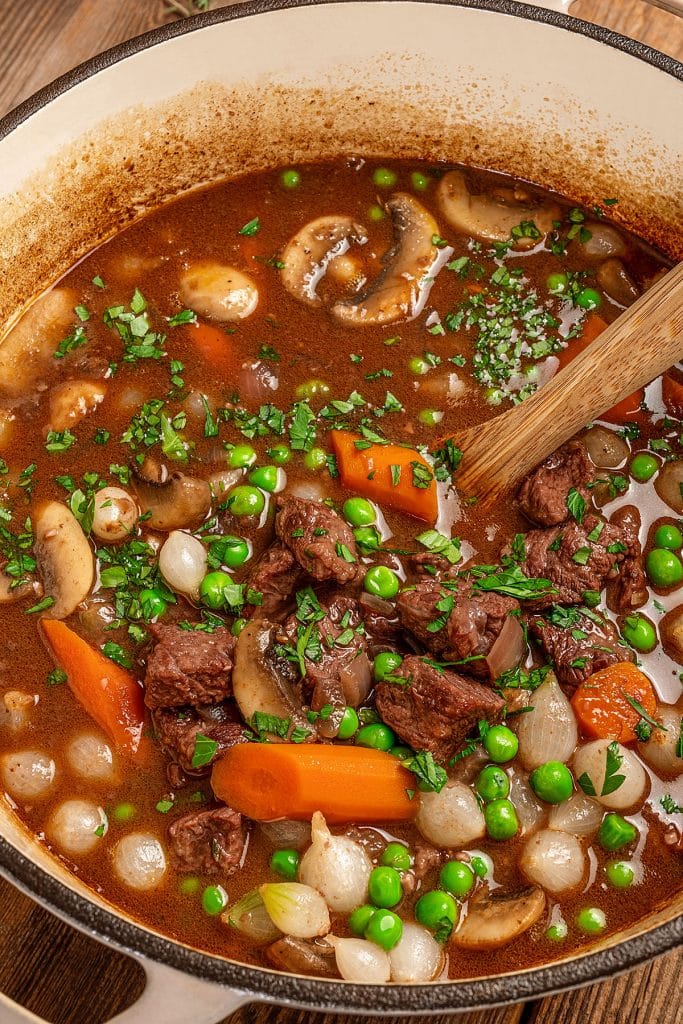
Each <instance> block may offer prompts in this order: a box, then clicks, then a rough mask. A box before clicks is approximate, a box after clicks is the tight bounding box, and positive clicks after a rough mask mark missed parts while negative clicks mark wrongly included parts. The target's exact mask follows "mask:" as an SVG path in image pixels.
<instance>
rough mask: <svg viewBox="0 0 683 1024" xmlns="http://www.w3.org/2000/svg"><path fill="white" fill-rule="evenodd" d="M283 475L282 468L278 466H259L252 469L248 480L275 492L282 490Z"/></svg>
mask: <svg viewBox="0 0 683 1024" xmlns="http://www.w3.org/2000/svg"><path fill="white" fill-rule="evenodd" d="M282 475H283V474H282V470H281V469H278V467H277V466H258V467H257V468H256V469H252V471H251V473H249V475H248V476H247V480H248V481H249V483H250V484H254V486H255V487H260V488H261V490H262V491H268V493H269V494H273V493H274V492H275V491H281V490H282Z"/></svg>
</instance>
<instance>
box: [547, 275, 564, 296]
mask: <svg viewBox="0 0 683 1024" xmlns="http://www.w3.org/2000/svg"><path fill="white" fill-rule="evenodd" d="M545 284H546V288H547V289H548V291H549V292H550V294H551V295H564V294H565V292H566V291H567V288H568V287H569V278H568V277H567V275H566V274H562V273H558V274H549V275H548V277H547V278H546V282H545Z"/></svg>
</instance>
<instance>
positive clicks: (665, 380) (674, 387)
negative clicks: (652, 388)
mask: <svg viewBox="0 0 683 1024" xmlns="http://www.w3.org/2000/svg"><path fill="white" fill-rule="evenodd" d="M662 398H663V399H664V405H665V406H666V411H667V412H668V413H669V415H670V416H675V417H676V418H677V419H680V418H681V416H683V383H681V381H680V380H679V379H678V378H677V377H674V375H673V374H672V373H665V374H664V376H663V377H662Z"/></svg>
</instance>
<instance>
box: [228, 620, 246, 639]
mask: <svg viewBox="0 0 683 1024" xmlns="http://www.w3.org/2000/svg"><path fill="white" fill-rule="evenodd" d="M248 625H249V619H235V621H234V622H233V624H232V626H231V627H230V632H231V633H232V635H233V636H239V635H240V633H241V632H242V630H243V629H244V627H245V626H248Z"/></svg>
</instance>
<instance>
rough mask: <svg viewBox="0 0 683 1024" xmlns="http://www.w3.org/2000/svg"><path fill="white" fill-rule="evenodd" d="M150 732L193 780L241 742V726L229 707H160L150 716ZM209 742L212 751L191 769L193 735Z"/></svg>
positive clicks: (193, 747)
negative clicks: (214, 744)
mask: <svg viewBox="0 0 683 1024" xmlns="http://www.w3.org/2000/svg"><path fill="white" fill-rule="evenodd" d="M152 722H153V725H154V731H155V733H156V735H157V739H158V740H159V743H160V744H161V746H162V747H163V750H164V752H165V753H166V754H167V756H168V757H170V758H171V760H172V761H174V762H175V763H176V764H177V765H179V766H180V768H182V770H183V771H184V772H185V773H186V774H188V775H192V776H194V777H195V778H196V777H198V776H202V775H208V773H209V771H210V769H211V765H212V764H213V762H214V761H215V760H216V759H217V758H218V757H220V756H221V754H223V753H225V751H226V750H228V749H229V748H230V747H232V746H234V745H235V743H241V742H242V741H243V739H244V727H243V725H242V723H241V722H239V721H238V720H237V716H236V711H235V708H234V707H232V705H230V704H213V705H207V706H206V707H200V708H161V709H160V710H158V711H154V712H153V713H152ZM199 735H201V736H206V737H207V739H210V740H213V741H214V742H215V743H216V744H217V746H216V752H215V754H214V756H213V757H212V758H211V760H210V761H209V762H208V763H207V764H205V765H202V766H201V767H199V768H194V767H193V766H192V758H193V757H194V753H195V744H196V740H197V736H199Z"/></svg>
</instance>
